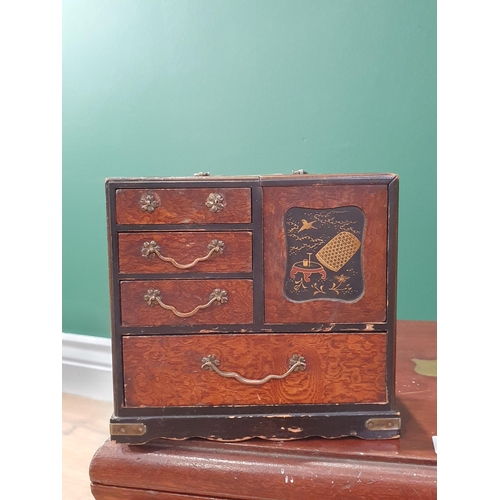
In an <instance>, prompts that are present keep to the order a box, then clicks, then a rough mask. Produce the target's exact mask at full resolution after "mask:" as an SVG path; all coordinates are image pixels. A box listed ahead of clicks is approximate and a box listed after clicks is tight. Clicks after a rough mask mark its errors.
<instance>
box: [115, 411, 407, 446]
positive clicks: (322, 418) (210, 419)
mask: <svg viewBox="0 0 500 500" xmlns="http://www.w3.org/2000/svg"><path fill="white" fill-rule="evenodd" d="M400 428H401V419H400V415H399V412H397V411H383V412H363V413H321V414H300V415H296V414H293V415H289V414H266V415H247V414H243V415H241V414H239V415H221V416H216V417H214V416H189V417H186V416H169V417H165V416H162V417H144V418H140V417H133V418H130V417H112V418H111V425H110V431H111V439H112V440H114V441H116V442H118V443H127V444H144V443H146V442H148V441H150V440H152V439H156V438H166V439H188V438H190V437H198V438H204V439H211V440H216V441H244V440H246V439H252V438H261V439H268V440H289V439H303V438H307V437H323V438H330V439H332V438H340V437H345V436H355V437H359V438H362V439H394V438H398V437H399V435H400Z"/></svg>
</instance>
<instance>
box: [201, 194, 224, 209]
mask: <svg viewBox="0 0 500 500" xmlns="http://www.w3.org/2000/svg"><path fill="white" fill-rule="evenodd" d="M205 206H207V207H208V209H209V210H210V212H221V211H222V210H224V208H225V207H226V201H225V200H224V196H222V195H221V194H217V193H210V194H209V196H208V198H207V201H206V202H205Z"/></svg>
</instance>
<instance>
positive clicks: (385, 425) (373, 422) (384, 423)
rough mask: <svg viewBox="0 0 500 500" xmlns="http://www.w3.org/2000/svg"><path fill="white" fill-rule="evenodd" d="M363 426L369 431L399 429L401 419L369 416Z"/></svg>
mask: <svg viewBox="0 0 500 500" xmlns="http://www.w3.org/2000/svg"><path fill="white" fill-rule="evenodd" d="M365 426H366V428H367V429H368V430H370V431H395V430H399V429H401V419H400V418H398V417H388V418H370V419H368V420H367V421H366V423H365Z"/></svg>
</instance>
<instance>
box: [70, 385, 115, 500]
mask: <svg viewBox="0 0 500 500" xmlns="http://www.w3.org/2000/svg"><path fill="white" fill-rule="evenodd" d="M62 410H63V411H62V499H63V500H92V499H93V498H94V497H93V496H92V493H91V492H90V481H89V464H90V461H91V459H92V457H93V455H94V453H95V452H96V451H97V449H98V448H99V446H101V444H102V443H103V442H104V441H105V440H106V439H107V438H108V437H109V417H110V416H111V413H112V412H113V405H112V403H108V402H103V401H96V400H93V399H87V398H83V397H80V396H73V395H70V394H65V393H63V395H62Z"/></svg>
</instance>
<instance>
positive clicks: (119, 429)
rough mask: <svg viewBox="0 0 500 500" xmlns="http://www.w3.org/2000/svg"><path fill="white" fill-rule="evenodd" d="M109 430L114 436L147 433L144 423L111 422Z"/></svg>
mask: <svg viewBox="0 0 500 500" xmlns="http://www.w3.org/2000/svg"><path fill="white" fill-rule="evenodd" d="M109 432H110V434H111V435H112V436H142V435H143V434H146V426H145V425H144V424H109Z"/></svg>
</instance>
